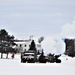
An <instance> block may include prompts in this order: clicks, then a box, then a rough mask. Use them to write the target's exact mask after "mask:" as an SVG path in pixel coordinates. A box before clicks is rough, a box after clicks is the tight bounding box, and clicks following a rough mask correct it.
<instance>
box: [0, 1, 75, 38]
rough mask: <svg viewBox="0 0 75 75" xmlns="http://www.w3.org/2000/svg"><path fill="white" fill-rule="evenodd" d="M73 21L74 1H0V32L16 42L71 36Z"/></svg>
mask: <svg viewBox="0 0 75 75" xmlns="http://www.w3.org/2000/svg"><path fill="white" fill-rule="evenodd" d="M74 17H75V0H0V29H2V28H4V29H6V30H7V31H8V32H10V33H11V34H13V35H14V36H15V37H16V38H22V39H24V38H25V37H29V36H30V35H34V36H51V35H56V34H62V35H65V36H66V35H67V32H68V33H71V30H72V28H73V30H72V33H74V32H75V19H74ZM68 27H69V28H68ZM70 28H71V29H70ZM65 32H66V33H65Z"/></svg>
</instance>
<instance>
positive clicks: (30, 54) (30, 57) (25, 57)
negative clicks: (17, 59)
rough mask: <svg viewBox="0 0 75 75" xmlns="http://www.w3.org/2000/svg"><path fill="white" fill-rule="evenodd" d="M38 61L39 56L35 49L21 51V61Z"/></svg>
mask: <svg viewBox="0 0 75 75" xmlns="http://www.w3.org/2000/svg"><path fill="white" fill-rule="evenodd" d="M36 61H37V56H36V53H35V51H34V50H28V51H25V52H23V53H21V62H25V63H26V62H28V63H34V62H36Z"/></svg>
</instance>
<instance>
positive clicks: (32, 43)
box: [29, 40, 36, 51]
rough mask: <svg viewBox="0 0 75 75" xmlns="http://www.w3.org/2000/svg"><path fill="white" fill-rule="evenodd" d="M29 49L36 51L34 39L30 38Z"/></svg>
mask: <svg viewBox="0 0 75 75" xmlns="http://www.w3.org/2000/svg"><path fill="white" fill-rule="evenodd" d="M29 50H34V51H36V45H35V42H34V40H32V42H31V45H30V48H29Z"/></svg>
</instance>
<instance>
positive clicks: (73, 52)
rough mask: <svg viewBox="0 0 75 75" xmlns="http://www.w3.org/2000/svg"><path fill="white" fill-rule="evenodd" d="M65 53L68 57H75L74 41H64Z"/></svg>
mask: <svg viewBox="0 0 75 75" xmlns="http://www.w3.org/2000/svg"><path fill="white" fill-rule="evenodd" d="M65 44H66V51H65V54H66V55H68V56H72V57H74V56H75V39H65Z"/></svg>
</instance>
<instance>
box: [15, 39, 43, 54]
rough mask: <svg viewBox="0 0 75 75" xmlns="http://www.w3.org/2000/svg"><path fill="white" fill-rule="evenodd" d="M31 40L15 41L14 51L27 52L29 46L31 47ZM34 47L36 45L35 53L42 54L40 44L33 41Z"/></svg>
mask: <svg viewBox="0 0 75 75" xmlns="http://www.w3.org/2000/svg"><path fill="white" fill-rule="evenodd" d="M31 42H32V40H31V39H29V40H15V43H16V44H17V45H16V47H15V48H16V49H17V50H18V52H24V51H27V50H29V48H30V45H31ZM34 42H35V45H36V49H37V51H39V52H40V53H41V52H42V47H41V43H38V42H36V41H35V40H34Z"/></svg>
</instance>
